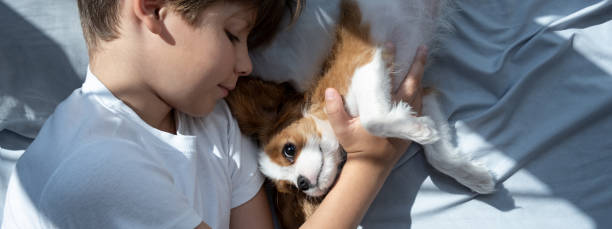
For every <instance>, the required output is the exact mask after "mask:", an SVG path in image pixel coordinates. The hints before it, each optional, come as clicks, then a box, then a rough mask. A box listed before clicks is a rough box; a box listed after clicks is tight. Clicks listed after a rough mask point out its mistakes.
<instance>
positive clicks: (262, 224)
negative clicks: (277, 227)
mask: <svg viewBox="0 0 612 229" xmlns="http://www.w3.org/2000/svg"><path fill="white" fill-rule="evenodd" d="M230 228H231V229H237V228H249V229H250V228H253V229H258V228H274V223H273V222H272V214H271V213H270V205H269V204H268V198H267V197H266V192H265V190H264V189H263V187H262V188H261V189H259V192H257V194H256V195H255V196H254V197H253V198H252V199H251V200H249V201H247V202H246V203H244V204H242V205H240V206H238V207H235V208H233V209H232V211H231V213H230Z"/></svg>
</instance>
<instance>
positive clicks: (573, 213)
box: [0, 0, 612, 228]
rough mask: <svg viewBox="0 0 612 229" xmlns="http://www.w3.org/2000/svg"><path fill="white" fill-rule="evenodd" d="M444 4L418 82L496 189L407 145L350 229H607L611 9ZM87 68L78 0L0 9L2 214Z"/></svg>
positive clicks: (318, 13)
mask: <svg viewBox="0 0 612 229" xmlns="http://www.w3.org/2000/svg"><path fill="white" fill-rule="evenodd" d="M454 3H455V7H456V9H455V10H454V12H452V15H451V16H450V17H449V18H450V20H449V22H450V24H451V25H452V26H453V28H454V31H453V32H452V33H451V34H449V35H447V36H445V37H444V38H443V39H442V40H441V42H440V44H441V45H440V48H439V49H438V50H437V52H436V56H435V57H434V59H432V64H430V65H429V67H428V69H427V71H426V74H425V78H424V84H426V85H429V86H435V87H436V88H437V89H438V91H440V93H441V102H442V105H443V109H444V111H445V113H446V114H447V115H448V118H449V121H450V123H451V127H452V129H453V134H454V139H455V143H456V144H457V146H458V147H459V148H461V149H462V150H463V151H466V152H471V153H472V154H473V155H474V156H475V157H476V158H477V159H479V160H481V161H484V162H485V163H486V165H487V166H489V167H490V168H492V170H493V171H494V172H495V173H496V175H497V177H498V178H499V186H498V190H497V192H496V193H494V194H491V195H476V194H474V193H471V192H470V191H469V190H467V189H466V188H464V187H462V186H460V185H459V184H457V183H456V182H455V181H453V180H452V179H451V178H449V177H447V176H445V175H442V174H440V173H439V172H437V171H435V170H434V169H432V168H431V167H430V166H428V164H427V163H426V162H425V160H424V157H423V154H422V153H421V152H420V150H421V149H420V147H418V146H416V145H414V146H412V147H411V148H410V149H409V150H408V152H407V153H406V155H405V156H404V157H403V158H402V159H401V161H400V162H399V163H398V164H397V165H396V167H395V168H394V171H393V173H392V174H391V176H390V177H389V178H388V180H387V181H386V183H385V185H384V187H383V189H382V190H381V191H380V193H379V195H378V196H377V198H376V200H375V201H374V203H373V204H372V205H371V207H370V209H369V210H368V213H367V214H366V216H365V218H364V220H363V222H362V223H361V227H363V228H451V227H452V228H612V217H610V216H612V1H609V0H605V1H591V0H574V1H545V0H525V1H515V0H498V1H485V0H456V1H454ZM307 4H319V5H318V6H313V7H307V11H305V12H304V16H305V18H307V19H305V21H306V23H311V25H312V27H311V29H319V30H320V31H319V32H321V33H326V32H329V31H328V30H326V28H324V27H317V23H318V22H321V21H324V20H327V18H328V17H329V15H328V14H329V11H328V9H329V7H333V6H331V5H330V4H329V3H326V1H324V0H310V1H308V2H307ZM308 18H309V19H308ZM308 20H310V21H308ZM279 42H282V41H279ZM254 55H257V54H256V53H255V54H254ZM87 62H88V58H87V53H86V47H85V43H84V41H83V38H82V37H81V29H80V26H79V21H78V12H77V7H76V1H72V0H54V1H42V0H19V1H17V0H12V1H9V0H2V1H0V213H1V210H2V208H1V206H2V204H3V203H4V193H5V189H6V184H7V182H8V177H9V175H10V172H11V169H12V167H13V166H14V164H15V161H16V160H17V159H18V158H19V156H20V155H21V154H22V153H23V151H24V150H25V148H26V147H27V146H28V144H29V143H30V142H31V141H32V139H33V138H35V136H36V133H37V131H38V129H39V128H40V126H41V125H42V123H43V122H44V120H45V119H46V118H47V117H48V115H49V114H50V113H52V111H53V109H54V108H55V106H57V104H58V103H59V102H60V101H61V100H62V99H63V98H65V97H66V96H68V95H69V94H70V93H71V91H72V90H74V89H76V88H78V87H79V86H80V84H81V82H82V81H83V79H84V75H85V71H86V68H87ZM254 63H255V68H257V65H258V64H265V63H261V62H258V61H254ZM282 67H283V66H280V67H279V71H286V72H287V73H290V71H292V70H291V69H283V68H282ZM294 70H295V69H294ZM1 215H2V214H0V217H1ZM0 220H1V219H0Z"/></svg>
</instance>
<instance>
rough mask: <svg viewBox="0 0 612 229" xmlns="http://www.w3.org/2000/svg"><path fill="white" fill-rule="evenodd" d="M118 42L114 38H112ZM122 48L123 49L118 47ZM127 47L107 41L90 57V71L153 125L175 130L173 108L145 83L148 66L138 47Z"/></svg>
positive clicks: (169, 131)
mask: <svg viewBox="0 0 612 229" xmlns="http://www.w3.org/2000/svg"><path fill="white" fill-rule="evenodd" d="M111 43H115V42H111ZM118 50H120V51H118ZM133 50H134V49H124V48H123V47H121V44H120V43H119V42H117V43H115V44H112V45H108V46H107V47H105V49H104V51H97V52H96V54H95V58H91V57H90V60H91V62H90V70H91V72H92V73H93V74H94V75H95V76H96V77H97V78H98V79H99V80H100V82H102V84H104V86H106V88H108V90H109V91H110V92H111V93H112V94H113V95H114V96H115V97H117V98H118V99H120V100H121V101H123V102H124V103H125V104H126V105H127V106H129V107H130V108H131V109H132V110H134V112H136V114H138V116H140V118H141V119H142V120H144V121H145V122H146V123H147V124H149V125H151V126H152V127H154V128H156V129H158V130H161V131H165V132H168V133H171V134H176V122H175V117H174V110H173V108H172V107H171V106H170V105H168V104H167V103H166V102H165V101H163V100H162V99H161V98H160V97H159V96H158V95H157V93H156V92H155V91H154V90H153V89H152V88H151V87H149V86H148V85H147V84H146V81H145V80H143V79H144V78H143V77H147V75H148V74H149V73H147V69H146V68H144V67H142V66H147V65H146V63H142V62H141V59H142V58H141V57H139V54H138V51H135V52H131V51H133Z"/></svg>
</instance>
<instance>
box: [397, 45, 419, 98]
mask: <svg viewBox="0 0 612 229" xmlns="http://www.w3.org/2000/svg"><path fill="white" fill-rule="evenodd" d="M425 64H427V47H425V46H420V47H419V48H418V50H417V54H416V56H415V58H414V61H413V62H412V65H411V66H410V70H408V74H407V75H406V78H404V81H403V82H402V84H401V85H400V87H399V89H398V90H397V92H396V93H395V95H394V98H395V99H398V100H410V97H412V96H413V95H415V94H417V93H418V92H419V91H420V90H421V79H422V78H423V73H424V72H425Z"/></svg>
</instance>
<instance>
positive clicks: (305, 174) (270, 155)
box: [226, 0, 495, 228]
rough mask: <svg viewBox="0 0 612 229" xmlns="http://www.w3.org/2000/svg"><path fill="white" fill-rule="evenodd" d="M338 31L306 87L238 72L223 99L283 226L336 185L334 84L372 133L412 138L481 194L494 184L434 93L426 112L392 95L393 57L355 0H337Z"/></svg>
mask: <svg viewBox="0 0 612 229" xmlns="http://www.w3.org/2000/svg"><path fill="white" fill-rule="evenodd" d="M340 10H341V11H340V15H339V21H338V24H337V27H336V38H335V40H334V45H333V48H332V52H331V54H330V55H329V56H328V58H327V60H326V62H325V64H324V65H323V67H322V69H321V72H322V74H320V75H318V76H315V77H314V78H313V81H312V84H311V85H310V86H309V87H306V88H307V89H306V91H305V92H299V91H296V90H295V89H294V87H292V86H291V85H290V84H288V83H282V84H277V83H272V82H266V81H263V80H261V79H257V78H251V77H249V78H241V79H239V82H238V83H237V86H236V89H235V90H234V91H232V93H230V95H229V96H228V98H227V99H226V100H227V102H228V105H229V106H230V108H231V110H232V113H233V115H234V116H235V117H236V119H237V120H238V124H239V126H240V129H241V131H242V132H243V133H244V134H245V135H248V136H251V137H253V138H254V139H255V140H256V141H257V142H258V143H259V145H260V147H261V148H263V152H262V153H261V154H260V157H259V165H260V169H261V172H262V173H263V174H264V175H265V176H267V177H268V178H269V179H270V180H271V181H272V182H273V183H274V185H275V187H276V190H277V192H278V196H277V208H278V209H279V211H278V212H279V213H280V214H281V215H280V219H281V223H282V224H283V227H284V228H297V227H299V226H300V225H301V224H302V223H303V222H304V221H305V220H306V219H307V218H308V217H309V216H310V215H311V214H312V213H313V212H314V210H315V209H316V207H317V206H318V205H319V203H320V201H321V200H322V199H323V198H324V195H325V194H326V193H327V192H328V191H329V189H330V188H331V187H332V185H333V184H334V181H335V179H336V177H337V176H338V174H339V171H340V166H341V164H342V161H343V160H344V157H345V155H343V153H344V152H343V150H342V148H341V146H340V145H339V143H338V141H337V139H336V137H335V135H334V133H333V130H332V128H331V126H330V124H329V121H328V119H327V116H326V114H325V112H324V105H325V101H324V98H325V97H324V94H325V89H326V88H336V89H337V90H338V91H339V92H340V94H341V95H342V96H343V98H344V101H345V106H346V109H347V111H348V113H349V114H350V115H352V116H359V117H360V120H361V123H362V125H363V126H364V128H365V129H366V130H367V131H368V132H370V133H372V134H373V135H376V136H381V137H394V138H402V139H409V140H412V141H415V142H418V143H420V144H422V145H424V147H425V153H426V157H427V159H428V161H429V162H430V163H431V164H432V166H433V167H434V168H436V169H438V170H440V171H441V172H443V173H445V174H447V175H449V176H451V177H453V178H454V179H456V180H457V181H458V182H459V183H461V184H463V185H465V186H467V187H468V188H470V189H472V190H473V191H476V192H478V193H491V192H493V191H494V186H495V183H494V180H493V177H492V175H491V174H490V173H489V170H488V169H487V168H485V167H483V166H480V165H477V164H474V163H472V162H470V160H469V159H468V158H466V157H464V156H462V155H461V154H459V153H456V152H455V149H454V148H453V147H452V145H451V144H450V137H449V134H448V131H449V130H448V127H447V125H446V124H445V122H446V121H445V120H444V118H443V116H442V113H441V112H440V110H439V106H438V104H437V101H436V99H435V97H433V95H430V96H426V98H424V105H423V112H424V114H426V115H428V116H425V117H415V116H414V111H413V110H412V108H411V107H410V105H408V104H407V103H405V102H402V101H399V102H394V101H392V99H391V93H392V91H393V87H394V84H395V83H393V79H392V77H391V73H392V69H391V68H390V67H389V66H393V63H392V61H393V58H392V55H391V53H390V52H389V51H388V50H386V49H385V48H383V47H382V46H381V45H380V44H381V42H378V41H377V38H375V37H373V36H372V31H377V30H376V29H375V28H372V27H371V25H370V24H369V23H368V22H367V21H364V20H363V14H362V11H361V10H360V4H358V3H357V2H355V1H352V0H342V2H341V5H340Z"/></svg>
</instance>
